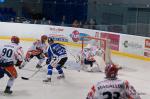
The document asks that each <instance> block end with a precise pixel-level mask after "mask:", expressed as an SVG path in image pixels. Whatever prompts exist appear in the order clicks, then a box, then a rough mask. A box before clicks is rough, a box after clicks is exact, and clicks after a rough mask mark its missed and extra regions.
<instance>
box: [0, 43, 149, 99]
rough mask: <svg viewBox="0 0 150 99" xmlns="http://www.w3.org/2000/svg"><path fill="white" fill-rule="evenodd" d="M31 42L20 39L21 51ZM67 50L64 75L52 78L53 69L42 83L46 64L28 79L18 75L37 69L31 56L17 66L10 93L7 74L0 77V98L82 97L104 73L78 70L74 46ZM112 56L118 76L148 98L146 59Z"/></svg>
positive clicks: (55, 75) (54, 75) (30, 72)
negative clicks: (7, 86)
mask: <svg viewBox="0 0 150 99" xmlns="http://www.w3.org/2000/svg"><path fill="white" fill-rule="evenodd" d="M7 42H8V41H6V40H1V41H0V43H1V44H2V43H3V44H4V43H7ZM31 44H32V43H31V42H23V43H21V44H20V45H21V46H23V49H24V52H26V51H27V49H28V48H29V47H30V46H31ZM68 50H69V52H68V57H69V59H68V62H67V63H66V65H65V66H66V67H68V69H64V73H65V76H66V78H65V79H62V80H58V79H56V77H57V75H58V74H57V71H56V70H54V73H53V77H52V82H51V83H47V84H46V83H43V82H42V80H43V79H45V78H46V72H47V70H46V66H45V67H43V68H42V69H41V70H40V72H38V73H37V74H36V75H35V76H33V77H32V78H30V79H29V80H23V79H21V77H22V76H23V77H30V76H31V75H32V74H33V73H34V72H35V71H37V69H36V68H35V66H36V63H37V59H36V58H33V59H32V60H31V61H30V63H28V64H27V65H26V67H24V68H23V69H21V70H19V69H17V70H18V78H17V79H16V80H15V83H14V86H13V88H12V90H13V94H12V95H5V94H4V93H3V90H4V89H5V86H6V84H7V80H8V77H7V76H6V75H5V77H4V78H2V79H0V99H9V98H10V99H86V95H87V93H88V91H89V89H90V87H91V86H92V85H93V84H95V83H97V82H98V81H100V80H103V79H104V77H105V75H104V73H101V72H96V73H92V72H85V71H80V72H79V71H78V69H79V64H78V63H76V61H75V58H74V57H73V55H76V54H77V52H78V49H76V48H70V47H68ZM71 53H72V54H73V55H71ZM112 60H113V61H114V62H115V63H117V64H119V65H120V66H122V67H123V69H122V70H120V71H119V74H118V78H120V79H123V80H128V81H129V82H130V83H131V84H132V85H133V86H134V87H135V89H136V90H137V92H138V93H139V94H140V96H141V98H142V99H150V86H149V84H150V76H149V75H150V66H149V64H150V62H146V61H142V60H138V59H132V58H128V57H122V56H117V55H112Z"/></svg>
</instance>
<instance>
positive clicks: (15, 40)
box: [11, 36, 20, 44]
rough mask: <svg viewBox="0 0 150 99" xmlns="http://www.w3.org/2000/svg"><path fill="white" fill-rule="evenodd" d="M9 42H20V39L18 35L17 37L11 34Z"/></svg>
mask: <svg viewBox="0 0 150 99" xmlns="http://www.w3.org/2000/svg"><path fill="white" fill-rule="evenodd" d="M11 42H12V43H16V44H18V43H20V39H19V37H17V36H12V37H11Z"/></svg>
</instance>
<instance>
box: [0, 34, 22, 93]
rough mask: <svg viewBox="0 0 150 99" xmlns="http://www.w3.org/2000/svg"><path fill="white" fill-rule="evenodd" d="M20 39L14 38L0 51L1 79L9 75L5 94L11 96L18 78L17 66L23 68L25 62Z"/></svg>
mask: <svg viewBox="0 0 150 99" xmlns="http://www.w3.org/2000/svg"><path fill="white" fill-rule="evenodd" d="M19 42H20V40H19V37H17V36H12V37H11V43H9V44H5V45H3V46H2V47H1V48H0V49H1V50H0V78H3V77H4V74H7V76H8V77H9V80H8V83H7V86H6V89H5V91H4V93H8V94H11V93H12V90H11V87H12V86H13V83H14V80H15V79H16V78H17V71H16V69H15V66H18V67H19V66H21V63H22V61H23V51H22V47H21V46H19Z"/></svg>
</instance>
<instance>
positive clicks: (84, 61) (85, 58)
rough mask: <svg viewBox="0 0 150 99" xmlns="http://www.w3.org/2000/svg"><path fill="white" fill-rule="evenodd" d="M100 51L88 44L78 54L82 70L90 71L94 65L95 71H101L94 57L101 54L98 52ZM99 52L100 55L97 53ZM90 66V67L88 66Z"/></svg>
mask: <svg viewBox="0 0 150 99" xmlns="http://www.w3.org/2000/svg"><path fill="white" fill-rule="evenodd" d="M100 51H101V50H99V49H98V48H96V46H91V45H90V44H88V45H87V46H86V47H85V48H84V49H83V51H81V53H80V55H81V56H80V57H81V58H80V59H81V65H83V66H82V69H87V70H88V71H92V69H93V65H96V66H97V67H98V69H99V70H98V69H97V71H101V70H100V68H99V64H98V63H97V61H96V59H95V56H96V55H97V54H102V52H100ZM98 52H100V53H98ZM88 65H90V66H88Z"/></svg>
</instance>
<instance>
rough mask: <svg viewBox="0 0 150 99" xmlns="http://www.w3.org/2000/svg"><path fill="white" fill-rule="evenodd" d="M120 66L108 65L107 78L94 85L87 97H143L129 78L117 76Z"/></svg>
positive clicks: (117, 98) (106, 69) (88, 98)
mask: <svg viewBox="0 0 150 99" xmlns="http://www.w3.org/2000/svg"><path fill="white" fill-rule="evenodd" d="M117 74H118V67H117V66H116V65H111V64H109V65H107V66H106V67H105V75H106V78H105V80H103V81H100V82H98V83H97V84H96V85H93V86H92V88H91V90H90V91H89V93H88V95H87V98H86V99H141V98H140V96H139V95H138V94H137V92H136V90H135V89H134V87H133V86H132V85H130V84H129V82H128V81H127V80H125V81H123V80H120V79H118V78H117Z"/></svg>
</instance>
